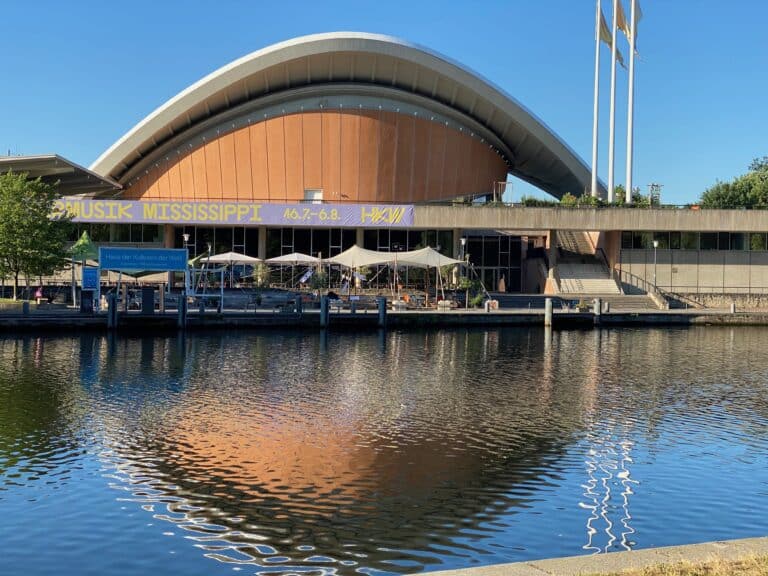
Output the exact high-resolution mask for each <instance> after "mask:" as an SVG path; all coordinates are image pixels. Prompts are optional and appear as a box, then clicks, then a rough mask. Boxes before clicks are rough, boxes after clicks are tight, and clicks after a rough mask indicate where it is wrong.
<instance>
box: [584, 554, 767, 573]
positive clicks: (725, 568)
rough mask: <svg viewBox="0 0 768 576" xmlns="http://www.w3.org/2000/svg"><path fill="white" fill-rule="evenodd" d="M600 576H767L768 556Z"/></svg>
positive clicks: (686, 564)
mask: <svg viewBox="0 0 768 576" xmlns="http://www.w3.org/2000/svg"><path fill="white" fill-rule="evenodd" d="M593 576H597V575H593ZM601 576H768V556H760V557H756V558H745V559H742V560H735V561H727V560H713V561H711V562H703V563H695V564H694V563H691V562H680V563H677V564H665V565H661V566H654V567H652V568H644V569H642V570H625V571H622V572H611V573H610V574H606V573H602V574H601Z"/></svg>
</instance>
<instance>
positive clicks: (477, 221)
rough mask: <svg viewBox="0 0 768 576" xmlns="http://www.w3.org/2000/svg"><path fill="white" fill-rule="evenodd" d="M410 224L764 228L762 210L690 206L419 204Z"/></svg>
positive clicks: (767, 216) (766, 217) (767, 218)
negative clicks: (597, 206) (544, 206)
mask: <svg viewBox="0 0 768 576" xmlns="http://www.w3.org/2000/svg"><path fill="white" fill-rule="evenodd" d="M414 227H415V228H425V229H430V228H442V229H470V230H482V229H485V230H521V231H522V230H593V231H610V230H632V231H643V230H658V231H680V232H701V231H713V232H717V231H737V232H765V231H766V230H768V211H766V210H692V209H690V208H674V207H670V208H610V207H606V208H564V207H563V208H561V207H552V208H527V207H523V206H513V205H502V206H496V205H488V206H462V205H452V206H446V205H435V204H428V205H419V206H416V207H415V208H414Z"/></svg>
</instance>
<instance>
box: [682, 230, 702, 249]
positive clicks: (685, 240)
mask: <svg viewBox="0 0 768 576" xmlns="http://www.w3.org/2000/svg"><path fill="white" fill-rule="evenodd" d="M680 245H681V247H682V249H683V250H698V249H699V233H698V232H683V233H681V235H680Z"/></svg>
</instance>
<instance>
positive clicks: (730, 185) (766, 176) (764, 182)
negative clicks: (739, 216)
mask: <svg viewBox="0 0 768 576" xmlns="http://www.w3.org/2000/svg"><path fill="white" fill-rule="evenodd" d="M700 203H701V206H702V207H703V208H725V209H727V208H731V209H733V208H768V156H763V157H762V158H755V159H754V160H753V161H752V163H751V164H750V165H749V172H747V173H746V174H742V175H741V176H739V177H737V178H735V179H734V180H733V181H732V182H717V183H716V184H715V185H714V186H711V187H710V188H708V189H707V190H705V191H704V193H703V194H702V195H701V200H700Z"/></svg>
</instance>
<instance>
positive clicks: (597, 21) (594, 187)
mask: <svg viewBox="0 0 768 576" xmlns="http://www.w3.org/2000/svg"><path fill="white" fill-rule="evenodd" d="M599 96H600V0H597V13H596V14H595V103H594V106H593V109H592V114H593V118H592V188H591V193H592V196H593V197H597V137H598V99H599Z"/></svg>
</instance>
